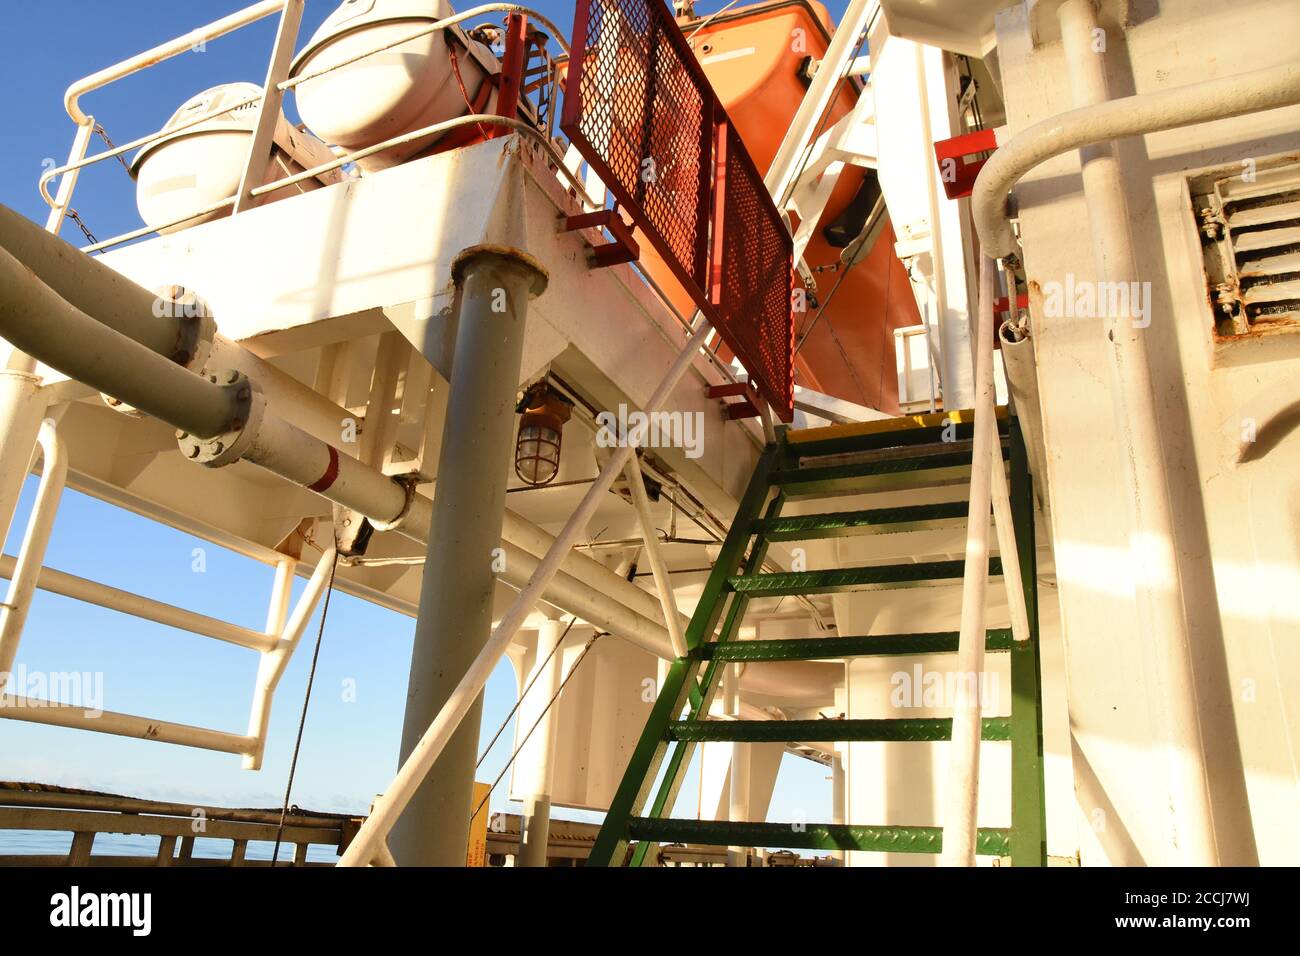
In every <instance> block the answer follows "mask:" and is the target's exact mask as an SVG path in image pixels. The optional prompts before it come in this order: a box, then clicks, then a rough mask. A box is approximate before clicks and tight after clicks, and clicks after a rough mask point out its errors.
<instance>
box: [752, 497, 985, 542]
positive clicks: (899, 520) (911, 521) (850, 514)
mask: <svg viewBox="0 0 1300 956" xmlns="http://www.w3.org/2000/svg"><path fill="white" fill-rule="evenodd" d="M968 514H970V502H969V501H947V502H941V503H939V504H932V505H909V506H907V507H903V508H876V509H873V510H871V511H838V512H830V513H827V514H816V515H797V516H795V517H790V518H774V519H772V520H764V519H759V520H757V521H755V522H754V523H753V527H752V530H753V532H754V533H755V534H761V535H763V536H765V537H766V538H767V540H769V541H809V540H813V539H816V538H848V537H852V536H855V535H863V534H901V533H903V532H906V531H925V530H930V529H933V528H935V527H948V526H949V525H950V523H951V522H953V521H954V520H960V521H961V523H962V524H963V525H964V523H965V518H966V516H967V515H968ZM935 522H940V524H937V525H936V524H935Z"/></svg>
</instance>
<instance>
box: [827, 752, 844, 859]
mask: <svg viewBox="0 0 1300 956" xmlns="http://www.w3.org/2000/svg"><path fill="white" fill-rule="evenodd" d="M847 796H848V775H847V774H846V773H845V772H844V757H843V756H842V754H841V753H838V752H837V753H836V754H835V755H834V756H832V757H831V823H835V824H845V823H847V822H848V817H847V816H845V814H844V806H845V803H846V797H847ZM831 856H832V857H834V858H835V862H836V865H837V866H844V865H845V863H846V861H847V855H846V854H845V852H844V851H843V850H836V851H834V852H833V853H832V854H831Z"/></svg>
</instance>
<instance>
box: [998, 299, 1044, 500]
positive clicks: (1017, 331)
mask: <svg viewBox="0 0 1300 956" xmlns="http://www.w3.org/2000/svg"><path fill="white" fill-rule="evenodd" d="M998 336H999V338H1000V339H1001V340H1002V343H1001V344H1002V368H1003V370H1004V371H1005V372H1006V374H1007V391H1008V392H1009V393H1010V395H1011V401H1012V403H1013V404H1014V405H1015V410H1016V417H1017V418H1019V419H1020V431H1021V433H1022V434H1023V435H1024V438H1025V447H1026V450H1027V451H1028V453H1029V461H1030V465H1031V467H1030V471H1031V472H1032V473H1033V476H1034V498H1035V500H1036V501H1037V502H1038V504H1039V505H1040V506H1042V507H1044V508H1046V507H1047V493H1046V488H1047V450H1046V448H1045V447H1044V444H1043V443H1044V433H1043V410H1042V405H1041V402H1040V400H1039V397H1038V359H1037V356H1036V355H1035V354H1034V339H1033V336H1032V335H1031V334H1030V332H1029V329H1028V328H1020V327H1016V326H1012V324H1011V323H1010V322H1003V323H1002V326H1001V328H1000V329H999V331H998Z"/></svg>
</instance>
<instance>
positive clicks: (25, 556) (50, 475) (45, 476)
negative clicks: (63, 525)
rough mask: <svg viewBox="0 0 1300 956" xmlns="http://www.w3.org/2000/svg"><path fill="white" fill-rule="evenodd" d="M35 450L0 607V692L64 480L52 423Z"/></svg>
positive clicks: (64, 459)
mask: <svg viewBox="0 0 1300 956" xmlns="http://www.w3.org/2000/svg"><path fill="white" fill-rule="evenodd" d="M37 447H38V448H39V449H40V451H41V456H42V458H43V459H44V464H43V465H42V467H41V483H40V485H39V487H38V488H37V490H36V501H35V502H34V503H33V504H32V513H31V517H29V518H28V519H27V532H26V534H24V535H23V543H22V547H21V548H20V549H19V551H18V560H17V561H15V562H14V569H13V571H12V572H11V573H10V576H9V591H8V593H7V594H6V595H5V600H4V604H3V605H0V691H3V690H4V688H5V685H6V684H7V683H9V672H10V671H11V670H13V666H14V658H15V657H16V656H17V654H18V642H19V641H21V640H22V637H23V625H24V624H25V623H26V622H27V612H28V611H29V610H30V609H31V606H32V595H33V594H35V592H36V581H37V578H38V577H39V576H40V573H41V565H42V563H43V562H44V561H45V549H46V547H47V546H48V545H49V543H50V533H51V532H52V531H53V530H54V517H55V515H56V514H58V511H59V499H60V498H61V497H62V496H63V486H64V485H65V484H66V482H67V478H68V451H67V447H66V446H65V445H64V443H63V439H62V438H61V437H60V436H59V432H58V429H57V428H56V427H55V424H54V422H53V421H51V420H50V419H48V418H47V419H45V421H44V422H42V423H41V430H40V434H39V437H38V439H37Z"/></svg>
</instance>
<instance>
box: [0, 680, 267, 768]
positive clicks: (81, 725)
mask: <svg viewBox="0 0 1300 956" xmlns="http://www.w3.org/2000/svg"><path fill="white" fill-rule="evenodd" d="M0 717H6V718H8V719H9V720H24V721H27V722H29V723H34V724H48V725H50V726H52V727H72V728H74V729H77V730H94V731H97V732H99V733H101V734H115V735H116V736H118V737H139V738H141V739H144V740H156V741H158V742H160V743H164V744H179V745H180V746H182V747H199V748H201V749H203V750H217V751H220V752H222V753H231V754H245V753H248V752H249V751H251V750H252V748H253V747H254V746H255V745H256V743H257V742H256V741H255V740H253V738H251V737H243V736H240V735H239V734H230V733H226V732H225V731H223V730H209V729H208V728H207V727H193V726H190V725H189V724H174V723H171V722H170V721H166V720H154V719H153V718H152V717H137V716H135V715H134V714H118V713H114V712H113V711H110V710H102V711H98V710H89V709H87V708H85V707H77V706H73V705H69V704H56V703H53V702H51V701H46V700H38V699H36V698H32V697H20V696H17V695H14V694H0Z"/></svg>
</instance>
